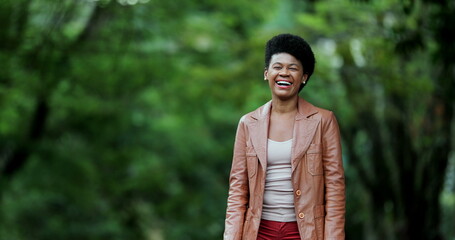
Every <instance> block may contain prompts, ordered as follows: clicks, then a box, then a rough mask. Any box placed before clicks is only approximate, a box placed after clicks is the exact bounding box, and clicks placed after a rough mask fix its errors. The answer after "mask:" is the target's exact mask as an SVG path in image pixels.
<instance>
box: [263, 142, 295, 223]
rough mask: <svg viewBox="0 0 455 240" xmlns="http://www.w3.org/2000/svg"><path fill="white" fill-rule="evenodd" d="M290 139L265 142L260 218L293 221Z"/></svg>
mask: <svg viewBox="0 0 455 240" xmlns="http://www.w3.org/2000/svg"><path fill="white" fill-rule="evenodd" d="M291 148H292V139H290V140H288V141H285V142H276V141H273V140H271V139H269V140H268V143H267V173H266V178H265V189H264V203H263V210H262V219H265V220H270V221H278V222H294V221H296V218H295V211H294V191H293V188H292V183H291V174H292V168H291Z"/></svg>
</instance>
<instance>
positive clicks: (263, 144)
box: [224, 34, 345, 240]
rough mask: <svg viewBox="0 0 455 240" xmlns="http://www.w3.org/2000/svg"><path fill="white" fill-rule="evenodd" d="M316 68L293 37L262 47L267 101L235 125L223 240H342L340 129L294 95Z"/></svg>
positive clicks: (283, 36)
mask: <svg viewBox="0 0 455 240" xmlns="http://www.w3.org/2000/svg"><path fill="white" fill-rule="evenodd" d="M314 65H315V59H314V55H313V52H312V50H311V47H310V46H309V45H308V43H307V42H306V41H305V40H304V39H302V38H301V37H299V36H295V35H291V34H280V35H278V36H275V37H273V38H272V39H270V40H269V41H268V42H267V44H266V49H265V71H264V80H266V81H268V84H269V87H270V91H271V93H272V100H271V101H269V102H267V103H266V104H265V105H263V106H261V107H259V108H258V109H256V110H255V111H253V112H251V113H248V114H246V115H245V116H243V117H242V118H241V119H240V122H239V125H238V128H237V134H236V138H235V144H234V156H233V160H232V169H231V173H230V179H229V183H230V187H229V197H228V206H227V213H226V221H225V232H224V239H225V240H231V239H233V240H240V239H243V240H255V239H258V240H262V239H344V222H345V216H344V215H345V184H344V170H343V165H342V160H341V145H340V134H339V129H338V124H337V121H336V119H335V116H334V115H333V113H332V112H330V111H327V110H324V109H321V108H318V107H315V106H313V105H312V104H310V103H308V102H307V101H305V100H304V99H302V98H300V97H299V96H298V94H299V92H300V91H301V90H302V88H303V87H304V86H306V84H307V83H308V80H309V78H310V76H311V74H312V73H313V70H314Z"/></svg>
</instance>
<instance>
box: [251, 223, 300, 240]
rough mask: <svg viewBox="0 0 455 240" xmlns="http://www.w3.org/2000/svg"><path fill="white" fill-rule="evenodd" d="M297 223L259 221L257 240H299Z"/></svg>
mask: <svg viewBox="0 0 455 240" xmlns="http://www.w3.org/2000/svg"><path fill="white" fill-rule="evenodd" d="M300 239H301V238H300V234H299V227H298V226H297V222H275V221H269V220H264V219H262V220H261V225H260V226H259V233H258V238H257V240H300Z"/></svg>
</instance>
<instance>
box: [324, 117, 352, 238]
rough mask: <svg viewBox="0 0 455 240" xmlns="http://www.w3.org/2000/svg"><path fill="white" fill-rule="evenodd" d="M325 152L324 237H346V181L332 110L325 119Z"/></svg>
mask: <svg viewBox="0 0 455 240" xmlns="http://www.w3.org/2000/svg"><path fill="white" fill-rule="evenodd" d="M323 124H324V125H323V126H322V130H323V136H322V141H323V152H322V154H323V155H322V161H323V164H324V178H325V179H324V180H325V205H326V206H325V209H326V216H325V231H324V239H327V240H329V239H330V240H332V239H337V240H339V239H344V238H345V233H344V224H345V212H346V198H345V181H344V169H343V161H342V158H341V142H340V141H341V140H340V130H339V127H338V123H337V120H336V118H335V116H334V114H333V113H332V112H330V115H329V116H328V118H327V119H326V120H325V121H323Z"/></svg>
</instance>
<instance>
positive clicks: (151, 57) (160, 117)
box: [0, 0, 455, 240]
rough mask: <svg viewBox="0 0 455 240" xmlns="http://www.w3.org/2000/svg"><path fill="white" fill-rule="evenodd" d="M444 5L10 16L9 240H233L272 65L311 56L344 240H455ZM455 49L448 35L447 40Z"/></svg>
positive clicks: (3, 233)
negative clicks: (282, 46)
mask: <svg viewBox="0 0 455 240" xmlns="http://www.w3.org/2000/svg"><path fill="white" fill-rule="evenodd" d="M454 8H455V6H453V3H450V2H449V1H447V2H446V1H440V2H437V3H433V2H432V1H427V0H422V1H398V0H386V1H375V0H369V1H348V0H338V1H325V0H319V1H309V2H304V1H293V0H286V1H278V0H261V1H254V2H253V1H251V2H248V1H244V0H231V1H217V0H200V1H157V0H117V1H114V0H62V1H51V0H31V1H30V0H4V1H2V2H0V41H1V44H0V62H1V63H2V65H3V67H1V68H0V173H1V175H0V197H1V199H0V239H11V240H22V239H37V240H39V239H51V238H52V239H153V240H161V239H179V240H181V239H221V236H222V232H223V228H224V214H225V207H226V198H227V189H228V174H229V169H230V163H231V156H232V155H231V154H232V145H233V137H234V134H235V128H236V126H237V121H238V119H239V118H240V116H242V115H243V114H244V113H246V112H248V111H251V110H254V109H255V108H256V107H258V106H259V105H261V104H263V103H264V102H265V101H267V100H269V98H270V96H269V95H270V94H269V91H268V89H267V85H266V84H265V83H264V82H263V81H262V78H263V64H264V63H263V48H264V45H265V42H266V41H267V40H268V39H269V38H270V37H272V36H273V35H275V34H278V33H282V32H292V33H294V34H299V35H301V36H303V37H304V38H306V39H307V40H308V41H309V42H310V44H311V45H312V46H313V49H314V51H315V53H316V58H317V67H316V72H315V74H314V75H313V77H312V79H311V81H310V84H309V86H308V87H307V88H305V90H303V92H302V94H301V95H302V96H303V97H305V98H306V99H308V100H309V101H310V102H312V103H314V104H316V105H318V106H321V107H324V108H328V109H331V110H333V111H334V112H335V113H336V115H337V117H338V120H339V122H340V126H341V130H342V136H343V147H344V155H345V156H344V160H345V168H346V177H347V198H348V199H347V200H348V201H347V210H348V212H347V226H346V230H347V236H348V239H416V238H415V236H419V237H423V239H450V240H451V239H455V232H454V230H453V226H452V224H453V222H454V221H455V201H454V198H455V186H454V185H455V162H454V161H455V158H454V154H453V149H454V144H453V142H454V139H453V135H454V134H451V133H452V132H453V131H454V130H453V128H452V127H451V126H453V115H454V114H453V109H454V106H455V105H454V99H455V98H454V93H453V92H454V91H453V89H455V86H454V82H455V76H454V71H453V69H454V64H455V61H452V58H453V56H455V50H454V46H453V41H452V42H451V41H450V39H452V40H455V39H454V36H453V33H451V32H450V31H447V29H450V26H453V24H455V20H454V17H453V14H451V13H452V11H453V10H454ZM452 32H453V31H452Z"/></svg>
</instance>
